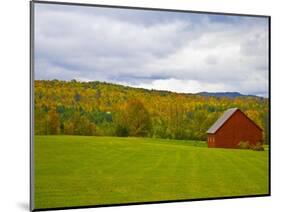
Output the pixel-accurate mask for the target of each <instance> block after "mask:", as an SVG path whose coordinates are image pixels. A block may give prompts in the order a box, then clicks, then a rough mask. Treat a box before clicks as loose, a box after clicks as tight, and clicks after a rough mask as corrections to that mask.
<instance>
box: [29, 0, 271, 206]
mask: <svg viewBox="0 0 281 212" xmlns="http://www.w3.org/2000/svg"><path fill="white" fill-rule="evenodd" d="M31 97H32V98H31V167H32V168H31V207H32V210H48V209H67V208H81V207H98V206H108V205H129V204H147V203H161V202H176V201H190V200H209V199H218V198H237V197H257V196H268V195H270V177H269V176H270V17H269V16H262V15H240V14H224V13H210V12H196V11H181V10H168V9H150V8H133V7H120V6H104V5H103V6H102V5H87V4H73V3H71V4H70V3H50V2H40V1H39V2H36V1H32V2H31Z"/></svg>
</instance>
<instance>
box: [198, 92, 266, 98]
mask: <svg viewBox="0 0 281 212" xmlns="http://www.w3.org/2000/svg"><path fill="white" fill-rule="evenodd" d="M196 95H200V96H213V97H228V98H236V97H258V98H262V97H259V96H255V95H245V94H241V93H239V92H199V93H196Z"/></svg>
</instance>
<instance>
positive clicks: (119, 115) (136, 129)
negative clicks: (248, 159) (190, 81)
mask: <svg viewBox="0 0 281 212" xmlns="http://www.w3.org/2000/svg"><path fill="white" fill-rule="evenodd" d="M34 88H35V93H34V104H35V105H34V113H35V117H34V118H35V123H36V124H35V134H36V135H49V134H50V135H57V134H62V135H98V136H136V135H137V136H142V137H155V138H169V139H185V140H206V131H207V130H208V129H209V127H210V126H211V125H212V124H213V123H214V122H215V121H216V120H217V119H218V118H219V117H220V116H221V114H223V112H224V111H225V110H227V109H229V108H234V107H235V108H239V109H241V110H242V111H243V112H244V113H246V114H247V115H248V116H249V117H250V118H251V119H252V120H254V122H255V123H257V124H258V125H259V126H260V127H262V129H263V130H264V132H265V133H264V134H265V139H266V138H267V128H266V127H267V123H268V122H267V117H268V101H267V99H266V98H261V97H251V96H247V95H242V94H240V93H238V92H225V93H208V92H202V93H198V94H191V93H189V94H188V93H176V92H171V91H160V90H152V89H151V90H149V89H143V88H133V87H129V86H124V85H118V84H113V83H107V82H99V81H93V82H79V81H76V80H72V81H60V80H35V83H34ZM217 96H218V97H217ZM222 96H227V97H228V98H219V97H222ZM229 97H230V98H229ZM137 133H138V134H137Z"/></svg>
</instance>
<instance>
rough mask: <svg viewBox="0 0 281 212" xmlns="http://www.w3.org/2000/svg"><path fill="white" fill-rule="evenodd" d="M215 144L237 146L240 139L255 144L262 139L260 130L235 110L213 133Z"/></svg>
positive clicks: (226, 146) (225, 146)
mask: <svg viewBox="0 0 281 212" xmlns="http://www.w3.org/2000/svg"><path fill="white" fill-rule="evenodd" d="M214 137H215V146H216V147H223V148H237V145H238V143H239V142H240V141H249V142H250V144H256V143H257V142H261V141H262V131H261V130H260V129H259V128H258V127H257V126H256V125H255V124H254V123H253V122H251V121H250V120H249V119H248V118H247V117H245V115H244V114H243V113H242V112H241V111H239V110H238V111H236V112H235V113H234V114H233V115H232V116H231V117H230V118H229V119H228V120H227V121H226V122H225V123H224V125H223V126H222V127H221V128H220V129H219V130H218V131H217V132H216V134H214Z"/></svg>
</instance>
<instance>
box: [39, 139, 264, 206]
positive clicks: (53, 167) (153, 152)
mask: <svg viewBox="0 0 281 212" xmlns="http://www.w3.org/2000/svg"><path fill="white" fill-rule="evenodd" d="M193 145H194V141H191V142H188V141H174V140H162V139H149V138H116V137H87V136H35V206H36V208H49V207H70V206H79V205H96V204H114V203H129V202H144V201H159V200H176V199H190V198H192V199H193V198H208V197H219V196H239V195H253V194H266V193H267V192H268V187H267V186H268V165H267V164H268V152H267V151H264V152H255V151H249V150H230V149H209V148H205V147H204V144H203V143H200V144H199V146H200V147H195V146H193Z"/></svg>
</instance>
